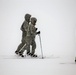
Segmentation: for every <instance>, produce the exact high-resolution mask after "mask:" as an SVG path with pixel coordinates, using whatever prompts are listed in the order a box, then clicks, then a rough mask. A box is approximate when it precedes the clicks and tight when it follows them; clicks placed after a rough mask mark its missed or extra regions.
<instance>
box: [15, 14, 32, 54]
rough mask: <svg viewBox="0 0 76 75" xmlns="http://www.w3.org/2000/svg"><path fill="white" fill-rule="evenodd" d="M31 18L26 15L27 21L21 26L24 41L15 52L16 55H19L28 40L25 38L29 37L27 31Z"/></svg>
mask: <svg viewBox="0 0 76 75" xmlns="http://www.w3.org/2000/svg"><path fill="white" fill-rule="evenodd" d="M30 18H31V15H30V14H26V15H25V21H24V22H23V24H22V26H21V30H22V40H21V44H20V45H19V46H18V48H17V50H16V51H15V53H16V54H19V52H20V50H21V48H22V47H23V46H24V45H25V40H26V39H25V37H26V35H27V30H28V26H29V22H30Z"/></svg>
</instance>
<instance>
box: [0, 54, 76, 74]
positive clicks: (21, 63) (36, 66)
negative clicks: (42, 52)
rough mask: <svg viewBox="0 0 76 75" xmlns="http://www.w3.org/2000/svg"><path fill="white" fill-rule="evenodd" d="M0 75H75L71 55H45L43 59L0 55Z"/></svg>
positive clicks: (75, 66)
mask: <svg viewBox="0 0 76 75" xmlns="http://www.w3.org/2000/svg"><path fill="white" fill-rule="evenodd" d="M0 75H76V64H75V62H74V58H73V57H59V56H54V55H51V56H46V57H45V58H44V59H40V58H37V59H36V58H31V57H25V58H21V57H18V56H16V55H8V56H7V55H3V56H0Z"/></svg>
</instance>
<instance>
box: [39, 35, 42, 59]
mask: <svg viewBox="0 0 76 75" xmlns="http://www.w3.org/2000/svg"><path fill="white" fill-rule="evenodd" d="M38 35H39V40H40V47H41V55H42V59H43V51H42V43H41V36H40V34H38Z"/></svg>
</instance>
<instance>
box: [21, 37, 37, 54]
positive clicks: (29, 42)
mask: <svg viewBox="0 0 76 75" xmlns="http://www.w3.org/2000/svg"><path fill="white" fill-rule="evenodd" d="M30 45H31V46H32V52H31V53H32V54H34V53H35V49H36V42H35V39H33V38H31V37H26V46H25V47H24V48H23V49H22V50H21V53H23V52H24V51H25V50H27V52H30Z"/></svg>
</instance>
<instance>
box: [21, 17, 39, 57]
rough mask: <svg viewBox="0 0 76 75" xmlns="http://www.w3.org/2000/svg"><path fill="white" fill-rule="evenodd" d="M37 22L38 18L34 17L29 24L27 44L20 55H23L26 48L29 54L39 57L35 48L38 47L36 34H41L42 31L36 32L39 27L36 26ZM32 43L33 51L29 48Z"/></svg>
mask: <svg viewBox="0 0 76 75" xmlns="http://www.w3.org/2000/svg"><path fill="white" fill-rule="evenodd" d="M36 22H37V19H36V18H34V17H32V18H31V24H30V25H29V29H28V31H27V33H28V34H27V35H26V46H25V47H24V48H23V50H21V51H20V55H22V54H23V52H24V51H25V49H26V50H27V52H28V53H29V55H31V56H32V57H37V55H36V54H35V49H36V42H35V36H36V35H37V34H40V31H39V32H36V31H37V28H36V27H35V25H36ZM30 45H31V46H32V52H30V49H29V48H30Z"/></svg>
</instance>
